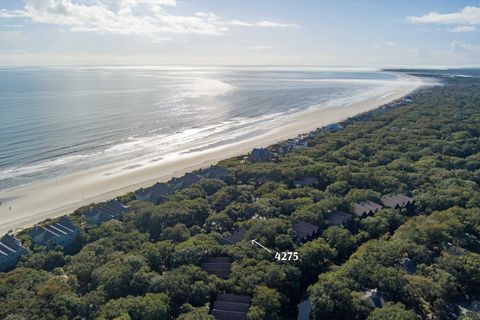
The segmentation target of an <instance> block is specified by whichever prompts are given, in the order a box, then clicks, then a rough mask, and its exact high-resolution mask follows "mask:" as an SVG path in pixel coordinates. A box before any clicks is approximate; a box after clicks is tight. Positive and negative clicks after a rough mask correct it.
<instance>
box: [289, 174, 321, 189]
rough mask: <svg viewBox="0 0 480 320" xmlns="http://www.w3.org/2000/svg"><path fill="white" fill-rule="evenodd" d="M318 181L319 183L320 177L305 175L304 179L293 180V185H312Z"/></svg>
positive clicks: (298, 186)
mask: <svg viewBox="0 0 480 320" xmlns="http://www.w3.org/2000/svg"><path fill="white" fill-rule="evenodd" d="M317 183H318V178H315V177H311V176H308V177H303V178H302V179H298V180H295V181H293V185H294V186H295V187H297V188H301V187H312V186H314V185H315V184H317Z"/></svg>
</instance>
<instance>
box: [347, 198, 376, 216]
mask: <svg viewBox="0 0 480 320" xmlns="http://www.w3.org/2000/svg"><path fill="white" fill-rule="evenodd" d="M380 209H382V206H381V205H379V204H378V203H375V202H373V201H364V202H360V203H355V204H353V213H354V214H355V215H356V216H358V217H360V218H364V217H367V216H371V215H373V214H374V213H375V212H377V211H378V210H380Z"/></svg>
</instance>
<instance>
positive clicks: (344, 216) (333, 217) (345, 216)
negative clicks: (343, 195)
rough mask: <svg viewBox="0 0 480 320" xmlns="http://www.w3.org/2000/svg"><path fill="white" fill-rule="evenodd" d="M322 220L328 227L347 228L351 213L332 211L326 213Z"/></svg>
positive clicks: (351, 218)
mask: <svg viewBox="0 0 480 320" xmlns="http://www.w3.org/2000/svg"><path fill="white" fill-rule="evenodd" d="M324 218H325V223H326V224H327V225H329V226H344V227H347V228H348V227H350V225H351V222H352V220H353V215H352V214H351V213H346V212H342V211H337V210H334V211H329V212H327V213H326V214H325V216H324Z"/></svg>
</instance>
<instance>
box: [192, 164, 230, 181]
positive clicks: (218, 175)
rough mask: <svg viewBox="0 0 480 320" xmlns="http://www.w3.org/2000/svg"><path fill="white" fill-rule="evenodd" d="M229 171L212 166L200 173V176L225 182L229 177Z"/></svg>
mask: <svg viewBox="0 0 480 320" xmlns="http://www.w3.org/2000/svg"><path fill="white" fill-rule="evenodd" d="M228 173H229V172H228V170H227V169H225V168H222V167H219V166H210V167H209V168H207V169H203V170H201V171H200V173H199V175H201V176H203V177H205V178H209V179H220V180H225V178H226V177H227V175H228Z"/></svg>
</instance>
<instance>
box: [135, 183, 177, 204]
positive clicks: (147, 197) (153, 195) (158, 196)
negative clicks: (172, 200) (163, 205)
mask: <svg viewBox="0 0 480 320" xmlns="http://www.w3.org/2000/svg"><path fill="white" fill-rule="evenodd" d="M172 193H173V189H172V188H171V187H170V185H168V184H166V183H164V182H162V183H159V182H157V183H156V184H154V185H153V186H151V187H149V188H141V189H139V190H137V191H135V199H136V200H138V201H150V202H153V203H154V204H159V203H160V202H162V200H163V199H164V197H165V196H167V195H169V194H172Z"/></svg>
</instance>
